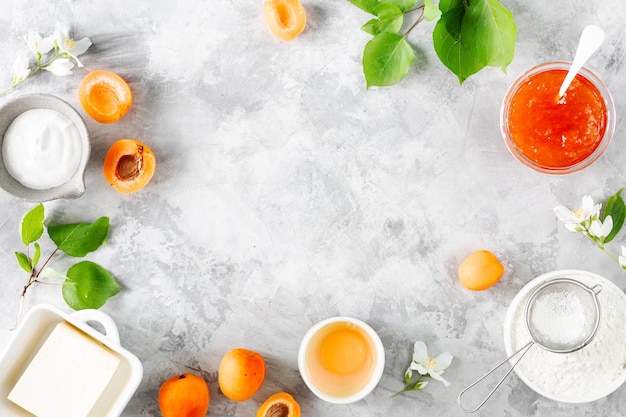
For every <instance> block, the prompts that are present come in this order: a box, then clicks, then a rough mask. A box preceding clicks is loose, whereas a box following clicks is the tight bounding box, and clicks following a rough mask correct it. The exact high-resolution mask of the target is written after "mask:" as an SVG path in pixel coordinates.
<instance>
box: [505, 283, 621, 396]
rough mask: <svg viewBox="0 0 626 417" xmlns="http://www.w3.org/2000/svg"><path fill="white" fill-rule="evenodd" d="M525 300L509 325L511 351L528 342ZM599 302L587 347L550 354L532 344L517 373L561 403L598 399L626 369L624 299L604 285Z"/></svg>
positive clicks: (619, 292) (614, 290) (518, 366)
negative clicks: (597, 323) (595, 326)
mask: <svg viewBox="0 0 626 417" xmlns="http://www.w3.org/2000/svg"><path fill="white" fill-rule="evenodd" d="M575 278H576V279H578V280H580V281H582V282H584V283H585V284H587V285H590V286H593V285H595V284H597V283H598V282H596V280H594V279H593V278H589V277H586V276H580V277H579V276H576V277H575ZM527 299H528V297H526V298H525V299H522V300H521V302H520V303H519V305H518V306H517V309H516V311H515V314H514V315H513V320H512V322H511V333H512V334H511V346H512V347H513V352H515V351H516V350H517V349H519V348H521V347H522V346H524V345H525V344H526V343H528V342H529V341H530V340H531V338H530V335H529V333H528V330H527V328H526V322H525V318H524V306H525V303H526V301H527ZM598 301H599V303H600V306H601V307H600V311H601V318H600V327H599V329H598V332H597V334H596V336H595V338H594V340H593V341H592V342H591V343H590V344H589V345H587V346H585V347H584V348H583V349H581V350H578V351H576V352H573V353H552V352H549V351H546V350H544V349H542V348H540V347H539V346H537V345H534V346H532V347H531V348H530V350H529V351H528V353H526V355H525V356H524V358H523V359H522V360H521V361H520V362H519V363H518V365H517V368H516V369H517V371H518V372H519V373H520V374H521V375H523V376H524V377H525V379H527V380H528V381H530V382H532V383H533V384H534V385H535V386H536V387H537V388H539V389H541V390H543V391H545V392H546V393H548V394H551V395H552V396H555V397H558V398H560V399H563V400H564V401H568V400H570V401H572V402H581V401H584V400H585V398H597V397H598V393H599V392H601V391H604V390H605V389H606V388H607V386H610V385H611V384H613V381H615V380H616V379H617V378H618V377H619V376H620V375H621V374H622V373H623V372H624V367H625V366H626V296H625V295H624V293H623V292H622V291H619V290H616V289H615V288H613V287H612V286H611V287H609V286H608V285H604V286H603V289H602V291H601V292H600V294H599V295H598Z"/></svg>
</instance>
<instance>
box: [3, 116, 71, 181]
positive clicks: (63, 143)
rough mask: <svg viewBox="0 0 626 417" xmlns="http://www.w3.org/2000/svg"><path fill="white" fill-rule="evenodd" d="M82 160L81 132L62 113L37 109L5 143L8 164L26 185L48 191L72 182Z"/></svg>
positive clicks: (12, 127) (20, 119) (18, 119)
mask: <svg viewBox="0 0 626 417" xmlns="http://www.w3.org/2000/svg"><path fill="white" fill-rule="evenodd" d="M81 157H82V141H81V138H80V135H79V133H78V129H77V128H76V126H75V125H74V123H72V121H71V120H70V119H68V118H67V117H66V116H65V115H63V114H62V113H60V112H58V111H56V110H52V109H33V110H27V111H25V112H24V113H22V114H20V115H19V116H18V117H16V118H15V120H14V121H13V122H12V123H11V125H10V126H9V128H8V129H7V131H6V132H5V134H4V139H3V141H2V159H3V160H4V165H5V167H6V169H7V171H8V172H9V174H11V176H12V177H13V178H15V179H16V180H17V181H18V182H19V183H21V184H22V185H24V186H26V187H28V188H32V189H35V190H47V189H49V188H53V187H57V186H59V185H62V184H65V183H66V182H68V181H69V180H70V179H71V178H72V176H73V175H74V174H75V173H76V170H77V169H78V166H79V165H80V160H81Z"/></svg>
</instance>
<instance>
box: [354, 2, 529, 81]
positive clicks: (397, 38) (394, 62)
mask: <svg viewBox="0 0 626 417" xmlns="http://www.w3.org/2000/svg"><path fill="white" fill-rule="evenodd" d="M349 1H350V2H351V3H352V4H354V5H355V6H357V7H359V8H360V9H362V10H363V11H365V12H367V13H369V14H371V15H373V16H375V17H374V18H373V19H370V20H369V21H367V22H366V23H365V24H364V25H363V26H362V28H361V29H362V30H364V31H365V32H367V33H369V34H371V35H372V36H373V38H372V39H370V40H369V41H368V42H367V44H366V45H365V49H364V51H363V73H364V75H365V80H366V84H367V88H369V87H371V86H389V85H393V84H396V83H397V82H399V81H400V80H402V79H403V78H404V76H405V75H406V74H407V73H408V71H409V68H410V66H411V64H412V63H413V62H414V61H415V53H414V51H413V48H412V46H411V45H410V44H409V42H408V40H407V37H408V35H409V34H410V33H411V31H412V30H413V29H414V28H415V27H416V26H417V24H418V23H419V22H420V21H422V20H423V19H425V20H427V21H436V24H435V28H434V30H433V36H432V38H433V45H434V49H435V52H436V53H437V56H438V57H439V60H440V61H441V62H442V63H443V64H444V65H445V66H446V67H448V69H450V71H452V72H453V73H454V74H456V76H457V77H458V79H459V82H460V83H461V84H462V83H463V81H465V80H466V79H467V78H468V77H469V76H471V75H472V74H475V73H476V72H478V71H480V70H481V69H483V68H485V67H487V66H493V67H500V68H501V69H502V71H505V70H506V67H507V66H508V65H509V64H510V63H511V61H512V60H513V56H514V52H515V38H516V36H517V27H516V26H515V22H514V20H513V15H512V14H511V12H510V11H508V10H507V9H506V8H504V6H502V4H501V3H500V1H499V0H440V1H439V5H435V4H434V3H433V0H423V1H422V0H349ZM420 3H421V4H420ZM411 18H412V19H413V20H412V21H411V20H408V22H409V23H410V24H409V25H408V29H407V30H406V31H405V32H404V33H400V31H401V30H402V28H403V27H405V26H406V23H407V19H411ZM411 22H412V23H411Z"/></svg>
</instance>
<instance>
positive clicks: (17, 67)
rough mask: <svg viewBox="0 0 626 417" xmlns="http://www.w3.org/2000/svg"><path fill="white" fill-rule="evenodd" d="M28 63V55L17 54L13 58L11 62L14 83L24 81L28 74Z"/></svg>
mask: <svg viewBox="0 0 626 417" xmlns="http://www.w3.org/2000/svg"><path fill="white" fill-rule="evenodd" d="M29 65H30V62H29V61H28V57H25V56H19V57H17V59H15V61H14V62H13V76H14V81H13V83H14V84H17V83H19V82H21V81H24V80H25V79H26V77H28V74H30V68H29Z"/></svg>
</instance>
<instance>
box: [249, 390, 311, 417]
mask: <svg viewBox="0 0 626 417" xmlns="http://www.w3.org/2000/svg"><path fill="white" fill-rule="evenodd" d="M256 417H300V404H298V402H297V401H296V400H295V399H294V398H293V397H292V396H291V395H290V394H288V393H286V392H279V393H276V394H274V395H272V396H271V397H269V398H268V399H267V400H265V402H264V403H263V404H262V405H261V407H260V408H259V411H258V412H257V413H256Z"/></svg>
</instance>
